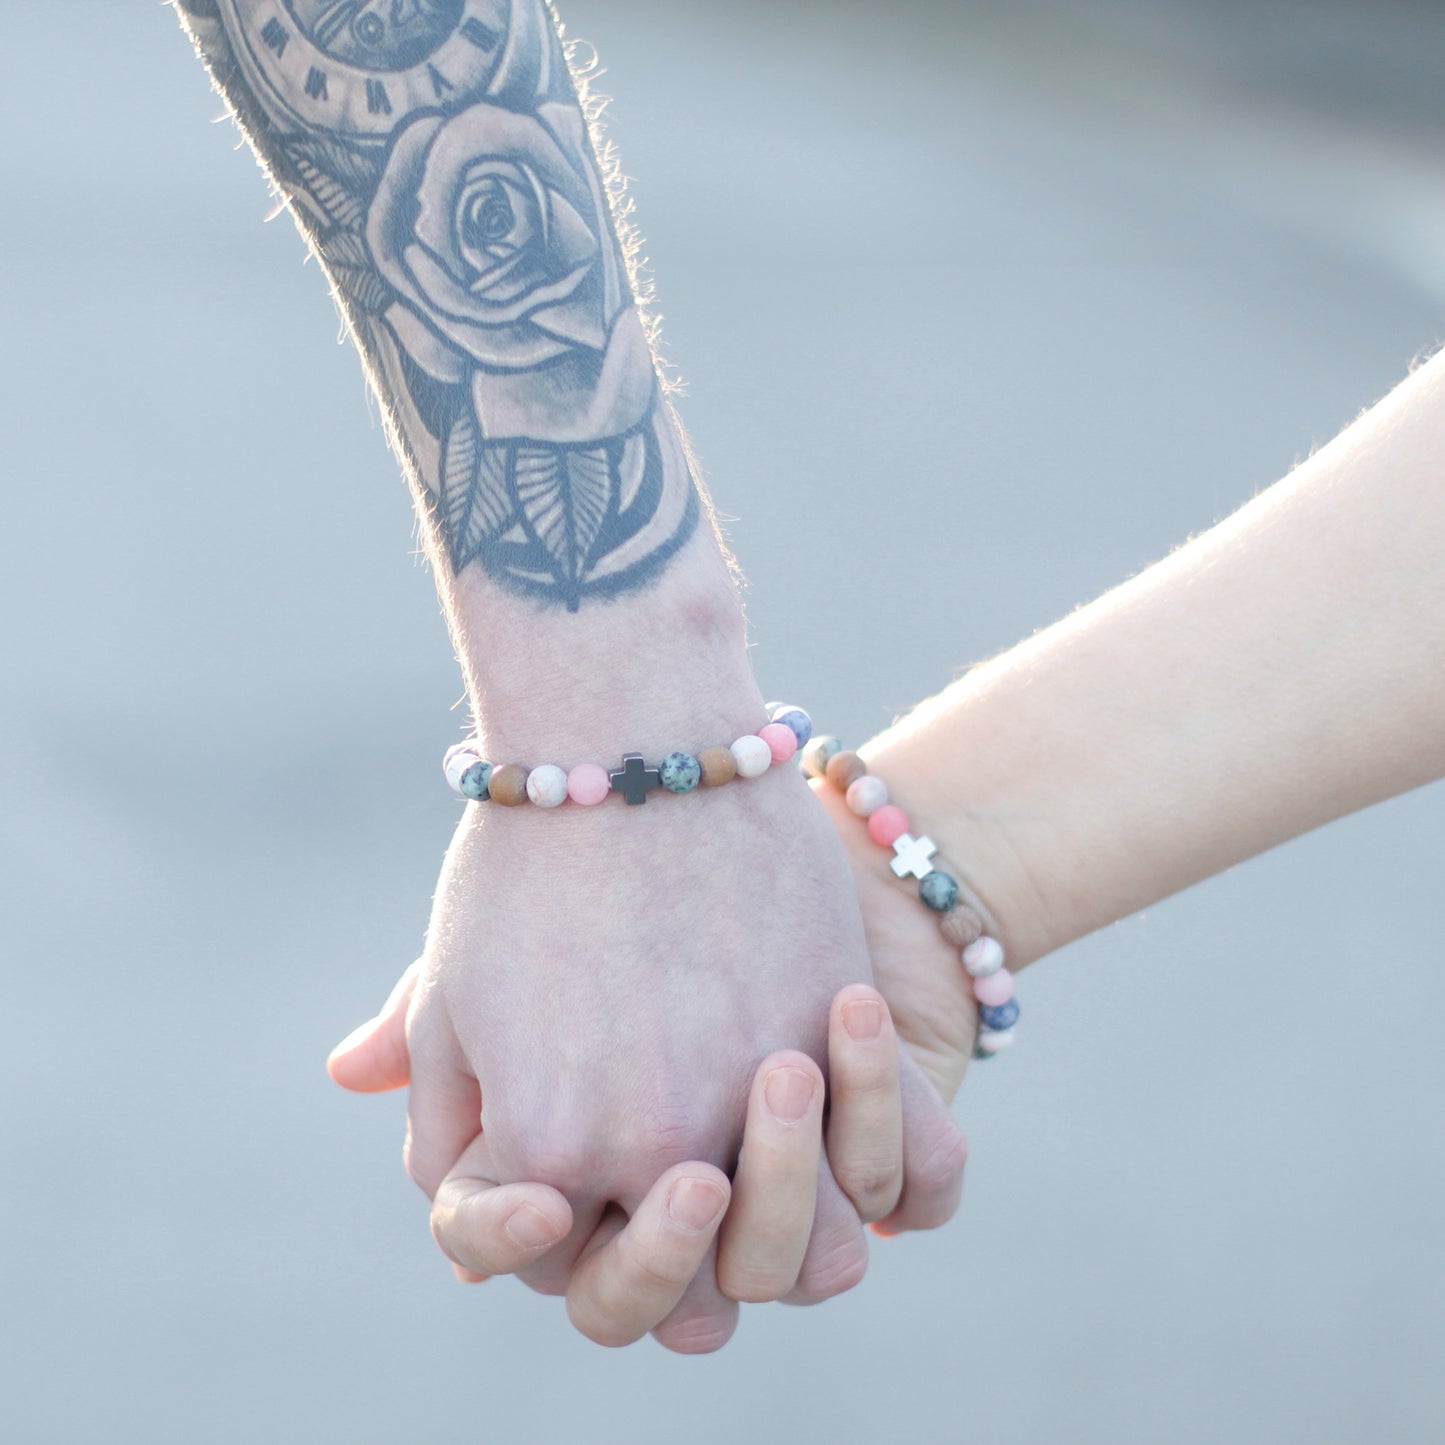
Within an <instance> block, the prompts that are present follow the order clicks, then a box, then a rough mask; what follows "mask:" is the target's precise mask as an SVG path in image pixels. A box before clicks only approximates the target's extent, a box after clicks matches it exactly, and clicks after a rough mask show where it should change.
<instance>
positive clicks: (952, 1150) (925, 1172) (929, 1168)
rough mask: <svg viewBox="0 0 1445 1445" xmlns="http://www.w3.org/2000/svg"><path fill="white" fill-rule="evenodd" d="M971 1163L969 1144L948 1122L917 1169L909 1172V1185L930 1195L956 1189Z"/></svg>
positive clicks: (917, 1165) (916, 1166)
mask: <svg viewBox="0 0 1445 1445" xmlns="http://www.w3.org/2000/svg"><path fill="white" fill-rule="evenodd" d="M967 1163H968V1140H967V1139H965V1138H964V1137H963V1135H962V1133H960V1132H959V1130H958V1129H957V1127H956V1126H955V1125H954V1124H953V1123H952V1121H950V1122H949V1124H948V1127H947V1128H945V1129H942V1130H940V1131H939V1136H938V1138H937V1139H935V1140H934V1141H933V1144H932V1146H931V1147H930V1148H929V1149H928V1150H927V1151H926V1152H925V1153H924V1155H923V1157H922V1158H921V1159H920V1160H919V1161H918V1163H917V1164H916V1165H913V1166H911V1167H910V1168H909V1171H908V1173H909V1178H910V1183H912V1184H913V1185H914V1186H915V1187H916V1188H922V1189H925V1190H927V1191H928V1192H929V1193H930V1194H935V1193H937V1194H943V1193H947V1192H948V1191H950V1190H952V1189H954V1188H956V1187H957V1185H958V1181H959V1179H960V1178H961V1177H962V1175H963V1171H964V1166H965V1165H966V1164H967Z"/></svg>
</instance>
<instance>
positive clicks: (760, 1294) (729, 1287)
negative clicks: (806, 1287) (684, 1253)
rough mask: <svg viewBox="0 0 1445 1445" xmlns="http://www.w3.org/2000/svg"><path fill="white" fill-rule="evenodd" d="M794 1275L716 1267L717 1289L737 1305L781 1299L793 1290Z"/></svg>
mask: <svg viewBox="0 0 1445 1445" xmlns="http://www.w3.org/2000/svg"><path fill="white" fill-rule="evenodd" d="M796 1278H797V1277H796V1275H795V1274H790V1275H786V1276H785V1275H783V1274H781V1273H779V1272H778V1271H777V1270H768V1269H761V1268H756V1267H748V1266H746V1265H744V1266H732V1267H731V1268H724V1267H722V1266H721V1265H719V1267H718V1272H717V1282H718V1288H719V1289H720V1290H721V1291H722V1292H723V1293H724V1294H725V1295H726V1296H727V1297H728V1298H729V1299H730V1300H736V1301H737V1302H738V1303H739V1304H745V1305H760V1304H767V1303H768V1302H769V1301H770V1300H776V1299H782V1297H783V1296H784V1295H785V1294H787V1293H788V1291H789V1290H790V1289H792V1288H793V1285H794V1283H795V1282H796Z"/></svg>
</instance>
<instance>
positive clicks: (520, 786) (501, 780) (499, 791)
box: [487, 763, 527, 808]
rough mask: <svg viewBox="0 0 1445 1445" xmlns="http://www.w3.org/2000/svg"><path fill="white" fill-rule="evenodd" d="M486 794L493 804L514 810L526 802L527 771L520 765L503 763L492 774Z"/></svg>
mask: <svg viewBox="0 0 1445 1445" xmlns="http://www.w3.org/2000/svg"><path fill="white" fill-rule="evenodd" d="M487 790H488V792H490V793H491V795H492V801H493V802H494V803H500V804H501V805H502V806H503V807H504V808H515V807H517V806H518V805H519V804H521V803H525V802H526V801H527V770H526V768H524V767H522V765H521V764H520V763H505V764H504V765H503V766H502V767H500V768H498V769H497V770H496V771H495V772H494V773H493V774H492V781H491V783H490V784H489V785H488V789H487Z"/></svg>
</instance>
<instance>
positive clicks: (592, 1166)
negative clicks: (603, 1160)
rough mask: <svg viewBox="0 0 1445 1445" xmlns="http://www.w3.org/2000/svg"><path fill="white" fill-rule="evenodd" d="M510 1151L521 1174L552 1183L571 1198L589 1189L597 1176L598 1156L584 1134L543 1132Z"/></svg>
mask: <svg viewBox="0 0 1445 1445" xmlns="http://www.w3.org/2000/svg"><path fill="white" fill-rule="evenodd" d="M510 1152H511V1157H512V1159H513V1161H514V1163H515V1165H516V1170H517V1178H519V1179H525V1180H527V1181H528V1182H529V1183H534V1184H549V1185H551V1187H552V1188H553V1189H556V1190H559V1191H560V1192H561V1193H563V1194H565V1195H567V1196H568V1197H569V1198H570V1197H571V1196H572V1195H573V1194H576V1193H579V1192H581V1191H583V1190H584V1189H586V1188H587V1187H588V1186H589V1185H590V1184H591V1183H592V1182H593V1181H594V1180H595V1179H596V1177H597V1173H598V1160H597V1158H596V1156H595V1154H594V1153H593V1152H592V1150H591V1148H590V1147H589V1146H588V1145H587V1143H586V1142H585V1140H583V1139H582V1138H581V1136H580V1135H572V1134H569V1133H566V1132H552V1133H547V1134H542V1135H539V1136H535V1137H533V1138H532V1139H529V1140H528V1141H527V1142H526V1143H524V1144H522V1145H521V1146H520V1147H519V1148H518V1149H516V1150H514V1151H510Z"/></svg>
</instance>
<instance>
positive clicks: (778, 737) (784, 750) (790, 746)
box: [758, 723, 798, 763]
mask: <svg viewBox="0 0 1445 1445" xmlns="http://www.w3.org/2000/svg"><path fill="white" fill-rule="evenodd" d="M758 736H759V737H760V738H762V740H763V741H764V742H765V743H767V745H768V748H769V750H770V751H771V752H772V755H773V761H774V762H775V763H785V762H787V761H788V759H789V758H790V757H792V756H793V754H794V753H795V752H797V751H798V735H797V733H795V732H794V731H793V730H792V728H790V727H789V726H788V725H787V723H769V724H768V725H767V727H765V728H759V729H758Z"/></svg>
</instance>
